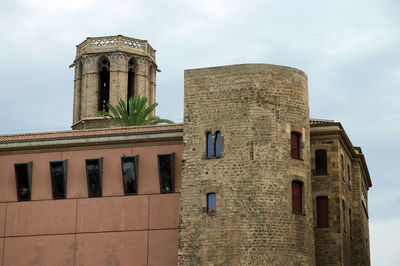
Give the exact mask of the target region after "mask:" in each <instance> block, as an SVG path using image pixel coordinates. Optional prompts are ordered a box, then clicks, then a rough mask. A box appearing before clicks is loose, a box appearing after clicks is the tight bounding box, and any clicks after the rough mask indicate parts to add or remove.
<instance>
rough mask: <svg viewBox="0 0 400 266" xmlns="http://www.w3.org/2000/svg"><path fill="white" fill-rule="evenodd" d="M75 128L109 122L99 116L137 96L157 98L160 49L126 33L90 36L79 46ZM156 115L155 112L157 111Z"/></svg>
mask: <svg viewBox="0 0 400 266" xmlns="http://www.w3.org/2000/svg"><path fill="white" fill-rule="evenodd" d="M70 67H75V79H74V116H73V124H72V129H85V128H90V127H96V126H101V125H105V124H108V123H107V121H105V120H104V119H103V118H101V117H99V116H98V115H97V112H98V111H108V107H107V104H108V103H110V104H112V105H116V104H117V103H118V101H119V99H123V100H124V101H127V99H128V98H130V97H132V96H134V95H142V96H146V97H147V98H148V99H149V101H148V103H149V104H152V103H154V102H155V98H156V71H159V70H158V69H157V64H156V51H155V50H154V49H153V48H152V47H151V46H150V44H149V43H148V42H147V41H145V40H139V39H134V38H130V37H125V36H122V35H117V36H105V37H94V38H92V37H88V38H86V40H85V41H83V42H82V43H81V44H79V45H77V46H76V58H75V60H74V62H73V64H72V65H71V66H70ZM153 115H154V114H153Z"/></svg>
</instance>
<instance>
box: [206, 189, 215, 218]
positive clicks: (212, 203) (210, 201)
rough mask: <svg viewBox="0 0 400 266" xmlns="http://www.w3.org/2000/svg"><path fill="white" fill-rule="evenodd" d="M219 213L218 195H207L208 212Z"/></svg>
mask: <svg viewBox="0 0 400 266" xmlns="http://www.w3.org/2000/svg"><path fill="white" fill-rule="evenodd" d="M216 211H217V195H216V194H215V193H209V194H207V212H210V213H211V212H216Z"/></svg>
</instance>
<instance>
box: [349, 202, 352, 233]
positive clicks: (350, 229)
mask: <svg viewBox="0 0 400 266" xmlns="http://www.w3.org/2000/svg"><path fill="white" fill-rule="evenodd" d="M352 223H353V222H352V221H351V209H349V234H350V237H351V232H352V229H353V228H352V227H353V224H352Z"/></svg>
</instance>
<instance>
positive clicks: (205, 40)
mask: <svg viewBox="0 0 400 266" xmlns="http://www.w3.org/2000/svg"><path fill="white" fill-rule="evenodd" d="M117 34H123V35H126V36H130V37H135V38H139V39H145V40H148V41H149V43H150V44H151V45H152V47H153V48H154V49H156V50H157V63H158V66H159V68H160V69H161V70H162V72H161V73H158V75H157V102H158V103H159V107H158V109H157V114H158V115H160V116H162V117H164V118H169V119H172V120H174V121H177V122H182V120H183V119H182V117H183V71H184V69H188V68H198V67H209V66H218V65H227V64H238V63H270V64H278V65H285V66H291V67H296V68H299V69H301V70H303V71H304V72H306V74H307V75H308V80H309V94H310V112H311V117H313V118H325V119H333V120H335V121H339V122H341V123H342V125H343V126H344V128H345V129H346V131H347V134H348V135H349V137H350V139H351V140H352V142H353V145H356V146H361V147H362V149H363V152H364V154H365V156H366V160H367V163H368V166H369V171H370V174H371V177H372V183H373V187H372V188H371V189H370V191H369V196H370V198H369V210H370V236H371V253H372V255H371V258H372V263H373V265H379V266H381V265H399V261H400V252H399V247H398V244H397V241H398V239H400V211H399V210H400V207H399V206H400V177H399V175H398V170H397V169H395V166H396V165H397V163H399V152H398V151H399V150H400V142H399V141H398V140H399V137H398V136H399V135H400V123H398V122H399V121H400V105H399V103H400V1H398V0H392V1H389V0H388V1H386V0H379V1H378V0H377V1H374V0H369V1H365V0H363V1H361V0H360V1H355V0H346V1H344V0H336V1H317V0H314V1H308V0H302V1H298V0H292V1H289V0H282V1H271V0H261V1H251V0H247V1H244V0H241V1H236V0H229V1H218V0H203V1H194V0H193V1H192V0H187V1H176V0H166V1H163V0H158V1H151V0H147V1H146V0H140V1H128V0H121V1H117V0H113V1H110V0H108V1H105V0H64V1H55V0H20V1H18V0H14V1H13V0H1V1H0V62H1V64H0V78H1V86H0V95H1V104H2V110H1V112H0V134H11V133H19V132H32V131H49V130H69V129H70V125H71V124H72V97H73V69H69V68H68V66H69V65H70V64H71V63H72V61H73V60H74V57H75V49H76V48H75V45H76V44H79V43H80V42H82V41H83V40H84V39H85V38H86V37H88V36H105V35H117Z"/></svg>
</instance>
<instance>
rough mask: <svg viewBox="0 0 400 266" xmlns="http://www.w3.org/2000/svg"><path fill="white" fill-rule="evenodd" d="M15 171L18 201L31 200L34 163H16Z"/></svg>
mask: <svg viewBox="0 0 400 266" xmlns="http://www.w3.org/2000/svg"><path fill="white" fill-rule="evenodd" d="M14 169H15V181H16V185H17V198H18V201H29V200H31V190H32V162H26V163H15V164H14Z"/></svg>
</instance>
